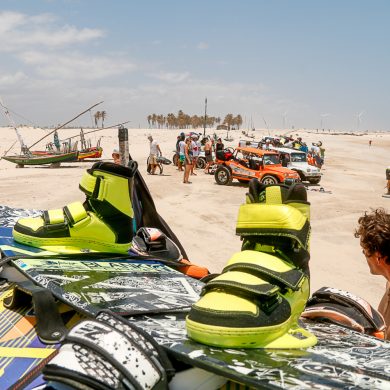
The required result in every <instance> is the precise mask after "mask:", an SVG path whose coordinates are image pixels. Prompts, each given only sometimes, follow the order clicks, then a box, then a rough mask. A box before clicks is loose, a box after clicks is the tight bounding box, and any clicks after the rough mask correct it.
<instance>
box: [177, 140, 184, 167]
mask: <svg viewBox="0 0 390 390" xmlns="http://www.w3.org/2000/svg"><path fill="white" fill-rule="evenodd" d="M179 137H180V138H179V141H178V144H177V152H178V153H179V159H178V160H177V170H178V171H183V165H184V147H185V146H186V143H185V142H184V140H185V135H184V133H181V134H180V136H179Z"/></svg>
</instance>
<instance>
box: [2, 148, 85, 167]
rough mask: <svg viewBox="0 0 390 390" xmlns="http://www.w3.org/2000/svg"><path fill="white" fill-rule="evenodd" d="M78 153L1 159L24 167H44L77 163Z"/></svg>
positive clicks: (5, 157) (18, 156)
mask: <svg viewBox="0 0 390 390" xmlns="http://www.w3.org/2000/svg"><path fill="white" fill-rule="evenodd" d="M78 154H79V152H78V151H74V152H70V153H59V154H50V155H34V154H32V155H17V156H3V157H2V159H3V160H6V161H9V162H12V163H14V164H18V165H19V166H24V165H44V164H57V163H62V162H69V161H77V159H78Z"/></svg>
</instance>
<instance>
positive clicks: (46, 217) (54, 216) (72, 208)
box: [42, 202, 88, 230]
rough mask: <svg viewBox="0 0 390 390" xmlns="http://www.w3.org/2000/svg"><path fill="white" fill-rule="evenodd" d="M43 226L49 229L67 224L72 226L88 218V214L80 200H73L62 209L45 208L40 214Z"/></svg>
mask: <svg viewBox="0 0 390 390" xmlns="http://www.w3.org/2000/svg"><path fill="white" fill-rule="evenodd" d="M42 218H43V221H44V223H45V227H46V228H47V229H50V230H54V229H63V228H64V227H66V226H67V225H70V226H73V225H75V224H76V223H77V222H80V221H82V220H84V219H86V218H88V214H87V212H86V210H85V208H84V206H83V204H82V203H81V202H73V203H70V204H68V205H66V206H65V207H63V208H62V209H55V210H46V211H44V212H43V214H42Z"/></svg>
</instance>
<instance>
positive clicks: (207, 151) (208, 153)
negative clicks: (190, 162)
mask: <svg viewBox="0 0 390 390" xmlns="http://www.w3.org/2000/svg"><path fill="white" fill-rule="evenodd" d="M213 144H214V141H213V140H211V139H210V138H209V139H208V140H207V142H206V144H205V146H204V155H205V157H206V166H205V167H204V173H208V168H209V166H210V165H212V163H213Z"/></svg>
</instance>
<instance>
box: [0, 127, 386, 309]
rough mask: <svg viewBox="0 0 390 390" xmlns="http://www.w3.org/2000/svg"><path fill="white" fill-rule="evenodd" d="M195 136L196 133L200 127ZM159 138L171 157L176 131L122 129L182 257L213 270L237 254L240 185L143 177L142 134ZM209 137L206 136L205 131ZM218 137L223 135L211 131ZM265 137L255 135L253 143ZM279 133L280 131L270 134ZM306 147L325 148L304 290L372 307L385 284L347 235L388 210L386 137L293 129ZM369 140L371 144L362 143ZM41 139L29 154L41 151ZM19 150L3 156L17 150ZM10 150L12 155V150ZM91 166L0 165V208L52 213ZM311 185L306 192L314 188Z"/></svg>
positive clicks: (4, 144) (8, 140) (111, 144)
mask: <svg viewBox="0 0 390 390" xmlns="http://www.w3.org/2000/svg"><path fill="white" fill-rule="evenodd" d="M20 131H21V133H22V136H23V138H24V140H25V142H26V144H27V145H31V144H32V143H33V142H35V141H36V140H38V139H39V138H40V137H42V136H43V135H45V134H47V133H48V131H47V130H46V131H45V130H41V129H33V128H21V129H20ZM200 131H201V130H200ZM78 132H79V129H73V130H72V129H64V130H60V138H65V137H68V136H71V135H74V134H78ZM148 133H152V134H153V135H154V138H155V139H157V140H158V142H159V144H160V147H161V149H162V151H163V155H164V156H165V157H167V158H170V159H171V158H172V155H173V150H174V147H175V141H176V136H177V134H178V131H177V130H166V129H161V130H158V129H152V130H148V129H129V138H130V141H129V148H130V153H131V154H132V156H133V158H134V159H135V160H137V161H138V163H139V169H140V171H141V173H142V174H143V176H144V178H145V180H146V182H147V184H148V186H149V189H150V191H151V193H152V196H153V198H154V200H155V203H156V206H157V209H158V211H159V212H160V214H161V215H162V216H163V218H164V219H165V220H166V221H167V222H168V224H169V225H170V226H171V228H172V230H173V231H174V232H175V233H176V235H177V236H178V237H179V239H180V241H181V242H182V244H183V246H184V248H185V249H186V251H187V254H188V257H189V258H190V260H191V261H193V262H195V263H199V264H202V265H204V266H207V267H208V268H209V269H210V271H211V272H220V271H221V270H222V268H223V266H224V264H225V263H226V262H227V261H228V259H229V258H230V256H231V255H232V254H233V253H234V252H237V251H239V250H240V245H241V243H240V239H239V237H237V236H236V235H235V224H236V218H237V213H238V208H239V205H240V204H241V203H243V201H244V198H245V193H246V191H247V187H246V186H245V185H242V184H239V183H238V182H233V184H232V185H231V186H219V185H217V184H216V183H215V180H214V177H213V176H211V175H206V174H204V173H203V171H201V170H197V171H196V173H197V176H192V177H191V180H192V184H191V185H185V184H183V183H182V180H183V178H182V173H181V172H180V173H179V172H178V171H177V170H176V168H175V167H174V166H173V165H169V166H164V174H163V175H162V176H160V175H156V176H150V175H148V174H147V173H146V158H147V156H148V151H149V146H148V141H147V138H146V136H147V134H148ZM207 133H208V134H210V133H212V131H210V130H207ZM217 133H219V134H220V135H222V136H225V135H226V131H220V132H217ZM267 133H268V132H267V131H266V130H257V131H256V132H255V136H256V139H260V138H261V137H262V136H263V135H266V134H267ZM0 134H1V142H0V155H3V154H4V152H5V151H6V150H8V149H9V147H10V146H11V145H12V144H13V143H14V142H15V140H16V135H15V132H14V131H13V130H12V129H10V128H0ZM272 134H280V131H271V135H272ZM290 134H293V135H294V136H297V135H298V134H299V136H301V137H302V138H303V140H304V141H306V142H308V143H309V142H317V141H319V140H321V141H322V143H323V146H324V147H325V149H326V152H325V165H324V167H323V169H322V173H323V176H322V181H321V183H320V186H322V187H324V188H325V189H326V190H330V191H332V193H331V194H328V193H320V192H317V191H309V192H308V198H309V201H310V202H311V205H312V207H311V216H312V217H311V223H312V237H311V260H310V269H311V290H312V291H315V290H317V289H318V288H320V287H322V286H332V287H338V288H341V289H345V290H348V291H351V292H353V293H355V294H357V295H360V296H361V297H363V298H365V299H367V300H368V301H369V302H370V303H371V304H372V305H374V306H377V304H378V303H379V300H380V298H381V296H382V295H383V292H384V288H385V279H384V278H382V277H380V276H373V275H371V274H370V273H369V270H368V267H367V264H366V260H365V258H364V256H363V255H362V253H361V249H360V246H359V241H358V239H356V238H354V236H353V232H354V229H355V227H356V224H357V219H358V218H359V216H361V215H362V214H363V213H364V211H365V210H369V209H370V208H377V207H385V208H388V209H390V207H389V206H390V199H388V198H384V197H382V194H383V193H384V192H385V185H386V179H385V169H386V167H387V165H388V164H389V162H388V151H389V148H390V134H387V133H370V134H364V135H362V136H356V135H350V134H341V133H340V134H330V133H328V132H319V133H317V132H316V131H303V130H293V131H291V132H290ZM230 135H231V136H232V137H233V138H234V141H233V142H230V143H227V142H225V145H226V146H236V145H237V144H238V140H239V139H240V138H242V137H243V136H242V134H241V131H232V132H230ZM91 136H92V137H91V139H92V142H93V143H94V142H95V141H96V140H97V139H98V138H100V137H102V138H101V145H102V147H103V149H104V152H103V157H102V158H103V159H104V160H108V161H109V160H111V152H112V150H113V149H114V148H115V147H117V146H118V144H117V129H112V130H104V131H101V132H97V133H94V134H91ZM370 139H371V140H372V141H373V142H372V146H371V147H369V146H368V141H369V140H370ZM48 141H52V136H50V137H48V138H47V139H45V140H43V141H42V142H41V143H40V144H38V145H37V146H36V149H37V150H38V149H44V147H45V143H46V142H48ZM17 146H18V145H15V147H14V149H13V150H11V151H10V152H9V154H16V153H17V152H18V147H17ZM12 152H13V153H12ZM92 164H93V162H80V163H64V164H62V166H61V167H60V168H58V169H53V168H49V167H46V166H45V167H43V166H41V167H25V168H22V169H17V168H16V166H15V165H14V164H12V163H10V162H7V161H5V160H1V161H0V204H2V205H7V206H12V207H24V208H37V209H48V208H58V207H62V206H64V205H66V204H67V203H70V202H73V201H75V200H81V201H82V200H83V199H84V196H83V194H82V193H81V192H80V191H79V189H78V183H79V180H80V178H81V176H82V175H83V172H84V170H85V169H87V168H89V167H90V166H91V165H92ZM320 186H318V187H312V188H319V187H320Z"/></svg>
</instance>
